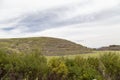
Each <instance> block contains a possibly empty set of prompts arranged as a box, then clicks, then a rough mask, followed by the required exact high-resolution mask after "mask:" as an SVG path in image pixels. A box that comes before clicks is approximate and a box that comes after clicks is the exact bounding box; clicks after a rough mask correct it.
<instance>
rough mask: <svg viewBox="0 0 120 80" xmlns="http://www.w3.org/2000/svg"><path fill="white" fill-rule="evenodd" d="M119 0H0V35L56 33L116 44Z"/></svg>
mask: <svg viewBox="0 0 120 80" xmlns="http://www.w3.org/2000/svg"><path fill="white" fill-rule="evenodd" d="M119 35H120V0H0V38H23V37H41V36H45V37H56V38H62V39H67V40H70V41H73V42H76V43H78V44H82V45H84V46H87V47H91V48H98V47H101V46H108V45H120V37H119Z"/></svg>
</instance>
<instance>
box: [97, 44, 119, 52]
mask: <svg viewBox="0 0 120 80" xmlns="http://www.w3.org/2000/svg"><path fill="white" fill-rule="evenodd" d="M97 50H103V51H105V50H111V51H120V45H109V46H105V47H101V48H98V49H97Z"/></svg>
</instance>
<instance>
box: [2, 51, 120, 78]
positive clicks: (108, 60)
mask: <svg viewBox="0 0 120 80" xmlns="http://www.w3.org/2000/svg"><path fill="white" fill-rule="evenodd" d="M101 53H103V52H101ZM101 53H100V54H101ZM96 54H97V53H96ZM81 55H82V56H80V55H76V56H74V57H72V58H69V57H66V56H65V57H51V58H46V57H45V56H43V55H41V54H39V52H38V51H34V52H33V53H31V54H24V53H19V54H18V53H12V54H9V52H6V51H5V50H3V49H1V50H0V80H120V57H119V55H120V54H118V53H115V52H109V53H104V54H101V55H99V57H97V56H94V55H95V54H94V53H92V54H91V55H93V56H90V54H88V56H87V57H83V54H81ZM86 55H87V54H86Z"/></svg>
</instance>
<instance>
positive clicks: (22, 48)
mask: <svg viewBox="0 0 120 80" xmlns="http://www.w3.org/2000/svg"><path fill="white" fill-rule="evenodd" d="M0 48H1V49H7V50H8V53H11V51H12V52H13V51H14V52H17V53H33V52H34V51H36V50H37V52H39V53H41V54H43V55H68V54H81V53H88V52H91V49H89V48H87V47H84V46H82V45H80V44H76V43H74V42H71V41H68V40H63V39H58V38H50V37H33V38H15V39H0Z"/></svg>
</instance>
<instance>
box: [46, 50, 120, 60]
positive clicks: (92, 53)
mask: <svg viewBox="0 0 120 80" xmlns="http://www.w3.org/2000/svg"><path fill="white" fill-rule="evenodd" d="M109 53H112V54H118V55H120V51H93V52H91V53H86V54H75V55H64V56H46V57H47V59H48V60H49V59H51V58H53V57H55V58H59V57H66V58H70V59H72V58H75V57H76V56H81V57H83V58H88V57H99V56H101V55H104V54H109Z"/></svg>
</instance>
